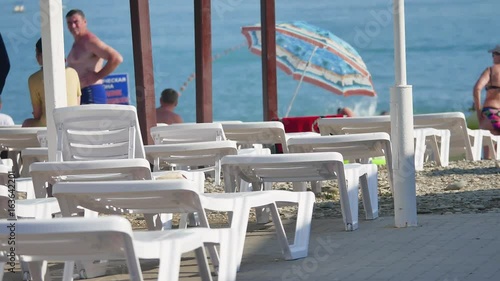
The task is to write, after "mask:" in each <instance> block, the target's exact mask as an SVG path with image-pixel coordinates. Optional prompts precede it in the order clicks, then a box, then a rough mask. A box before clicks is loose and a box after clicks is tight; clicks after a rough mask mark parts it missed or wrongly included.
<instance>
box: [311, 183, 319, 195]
mask: <svg viewBox="0 0 500 281" xmlns="http://www.w3.org/2000/svg"><path fill="white" fill-rule="evenodd" d="M311 190H312V192H313V193H314V194H316V195H317V194H321V181H311Z"/></svg>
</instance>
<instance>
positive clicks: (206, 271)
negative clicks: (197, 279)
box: [194, 247, 212, 281]
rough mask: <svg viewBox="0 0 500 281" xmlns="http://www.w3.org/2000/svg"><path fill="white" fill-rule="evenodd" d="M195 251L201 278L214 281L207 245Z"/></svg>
mask: <svg viewBox="0 0 500 281" xmlns="http://www.w3.org/2000/svg"><path fill="white" fill-rule="evenodd" d="M194 252H195V255H196V261H197V262H198V269H199V271H200V276H201V280H204V281H212V274H211V272H210V267H209V266H208V261H207V254H206V253H205V247H200V248H198V249H196V250H194Z"/></svg>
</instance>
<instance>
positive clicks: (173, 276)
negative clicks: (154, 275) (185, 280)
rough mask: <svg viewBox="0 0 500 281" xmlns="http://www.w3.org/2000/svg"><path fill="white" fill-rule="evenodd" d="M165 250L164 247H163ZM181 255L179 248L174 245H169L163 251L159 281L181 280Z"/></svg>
mask: <svg viewBox="0 0 500 281" xmlns="http://www.w3.org/2000/svg"><path fill="white" fill-rule="evenodd" d="M162 248H163V247H162ZM181 255H182V253H181V252H180V251H179V249H178V247H176V245H174V243H168V249H167V247H165V248H164V249H162V251H161V257H160V268H159V269H158V281H162V280H179V271H180V269H181Z"/></svg>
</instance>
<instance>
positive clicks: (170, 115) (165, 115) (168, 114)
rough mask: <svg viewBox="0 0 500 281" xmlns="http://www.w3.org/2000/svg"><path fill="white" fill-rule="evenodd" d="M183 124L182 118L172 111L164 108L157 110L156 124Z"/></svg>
mask: <svg viewBox="0 0 500 281" xmlns="http://www.w3.org/2000/svg"><path fill="white" fill-rule="evenodd" d="M182 122H183V121H182V117H181V116H180V115H179V114H177V113H175V112H172V111H171V110H170V109H168V108H163V107H158V108H157V109H156V123H165V124H168V125H171V124H175V123H182Z"/></svg>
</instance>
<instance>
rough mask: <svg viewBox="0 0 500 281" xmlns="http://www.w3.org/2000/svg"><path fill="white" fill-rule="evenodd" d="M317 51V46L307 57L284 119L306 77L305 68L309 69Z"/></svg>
mask: <svg viewBox="0 0 500 281" xmlns="http://www.w3.org/2000/svg"><path fill="white" fill-rule="evenodd" d="M317 49H318V46H315V47H314V50H313V51H312V53H311V56H310V57H309V60H308V61H307V64H306V67H305V68H304V71H303V72H302V76H300V80H299V84H297V88H295V93H294V94H293V96H292V100H291V101H290V104H289V105H288V109H287V110H286V114H285V117H288V114H290V110H292V105H293V102H294V101H295V98H296V97H297V94H298V93H299V89H300V86H301V85H302V81H303V80H304V75H306V71H307V68H308V67H309V64H310V63H311V60H312V58H313V56H314V53H316V50H317Z"/></svg>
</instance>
